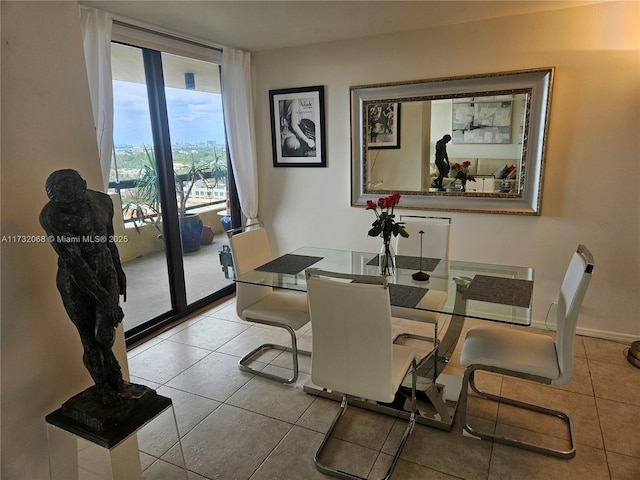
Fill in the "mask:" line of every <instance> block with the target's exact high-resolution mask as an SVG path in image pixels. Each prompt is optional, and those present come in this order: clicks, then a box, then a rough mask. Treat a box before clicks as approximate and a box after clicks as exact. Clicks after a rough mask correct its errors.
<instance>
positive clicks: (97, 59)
mask: <svg viewBox="0 0 640 480" xmlns="http://www.w3.org/2000/svg"><path fill="white" fill-rule="evenodd" d="M111 24H112V21H111V15H109V14H108V13H107V12H103V11H100V10H95V9H85V8H83V9H81V10H80V27H81V30H82V40H83V44H84V57H85V62H86V64H87V76H88V78H89V90H90V93H91V105H92V107H93V122H94V125H95V128H96V138H97V141H98V152H99V154H100V169H101V171H102V182H103V186H104V191H105V192H106V191H107V189H108V188H109V170H110V169H111V155H112V152H113V87H112V84H111Z"/></svg>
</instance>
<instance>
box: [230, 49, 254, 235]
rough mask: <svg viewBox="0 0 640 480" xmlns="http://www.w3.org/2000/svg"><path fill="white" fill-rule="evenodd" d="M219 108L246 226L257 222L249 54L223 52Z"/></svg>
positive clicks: (233, 51)
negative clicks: (223, 120)
mask: <svg viewBox="0 0 640 480" xmlns="http://www.w3.org/2000/svg"><path fill="white" fill-rule="evenodd" d="M222 105H223V108H224V119H225V125H226V133H227V142H228V144H229V145H228V147H229V155H230V157H231V165H232V166H233V173H234V176H235V180H236V187H237V189H238V196H239V197H240V207H241V208H242V213H243V214H244V216H245V217H246V218H247V224H251V223H255V222H257V221H258V165H257V159H256V157H255V125H254V118H253V95H252V89H251V55H250V54H249V53H248V52H243V51H241V50H235V49H232V48H228V47H224V48H223V49H222Z"/></svg>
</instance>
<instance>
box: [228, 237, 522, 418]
mask: <svg viewBox="0 0 640 480" xmlns="http://www.w3.org/2000/svg"><path fill="white" fill-rule="evenodd" d="M395 266H396V268H395V271H394V272H393V274H392V275H389V276H387V281H388V283H389V295H390V300H391V311H392V315H393V316H395V317H401V318H407V319H411V320H416V321H420V318H421V316H420V315H419V312H420V311H431V312H436V313H440V314H443V315H440V317H441V318H445V319H446V323H447V327H446V330H445V331H444V334H443V335H442V336H441V338H440V339H439V342H438V343H436V347H437V348H436V349H435V350H434V352H432V354H431V355H428V356H427V357H425V358H423V359H421V361H420V363H419V367H418V375H419V382H418V387H419V388H418V389H419V390H420V391H421V392H423V394H422V395H420V396H419V397H418V400H419V402H418V407H419V408H418V410H419V413H420V415H419V416H418V417H417V421H418V422H419V423H424V424H429V425H432V426H435V427H438V428H441V429H445V430H450V429H451V427H452V425H453V417H454V415H455V411H456V408H457V400H458V396H459V393H460V388H461V384H462V382H461V380H462V379H461V377H459V376H456V375H450V374H447V373H445V372H443V370H444V368H445V367H446V364H447V363H448V360H449V358H450V357H451V354H452V353H453V351H454V349H455V347H456V344H457V343H458V340H459V337H460V334H461V332H462V327H463V325H464V321H465V319H466V318H475V319H480V320H487V321H493V322H501V323H505V324H511V325H521V326H529V325H530V324H531V305H532V294H533V278H534V270H533V268H530V267H520V266H509V265H497V264H491V263H475V262H466V261H457V260H444V259H434V258H426V257H425V258H418V257H411V256H402V255H398V256H396V258H395ZM307 268H317V269H320V270H325V271H330V272H338V273H346V274H360V275H377V274H378V255H377V254H376V253H367V252H358V251H351V250H337V249H328V248H319V247H302V248H299V249H297V250H295V251H293V252H291V253H288V254H285V255H282V256H280V257H278V258H276V259H274V260H272V261H271V262H268V263H266V264H264V265H262V266H260V267H258V268H256V269H254V270H251V271H249V272H246V273H244V274H242V275H239V276H236V277H235V281H236V282H240V283H249V284H254V285H264V286H269V287H273V288H283V289H289V290H297V291H301V292H305V291H306V289H307V285H306V278H305V270H306V269H307ZM419 272H422V275H415V274H416V273H419ZM424 274H427V276H428V280H416V279H415V278H420V277H424ZM416 313H418V314H416ZM443 323H444V321H443ZM304 390H305V391H306V392H307V393H311V394H315V395H320V396H324V397H328V398H335V399H339V398H340V397H339V396H338V395H335V394H333V393H332V392H326V391H323V390H322V389H320V388H319V387H316V386H314V385H313V384H312V383H311V382H307V384H306V385H305V386H304ZM361 403H362V404H361V406H362V407H364V408H369V409H372V410H377V411H381V412H383V413H389V414H392V415H404V411H403V408H402V402H400V403H399V404H398V405H388V404H385V405H380V404H372V403H371V402H367V401H364V400H363V401H362V402H361Z"/></svg>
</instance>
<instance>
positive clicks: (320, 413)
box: [296, 397, 340, 433]
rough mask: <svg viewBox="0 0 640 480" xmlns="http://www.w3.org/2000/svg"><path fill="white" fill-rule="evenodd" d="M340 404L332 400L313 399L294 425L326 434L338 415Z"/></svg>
mask: <svg viewBox="0 0 640 480" xmlns="http://www.w3.org/2000/svg"><path fill="white" fill-rule="evenodd" d="M339 407H340V404H339V403H338V402H336V401H334V400H328V399H326V398H322V397H313V403H312V404H311V405H310V406H309V408H307V410H306V411H305V412H304V413H303V414H302V416H301V417H300V418H299V419H298V421H297V422H296V425H298V426H300V427H304V428H307V429H310V430H315V431H316V432H320V433H326V432H327V431H328V430H329V427H330V426H331V422H332V421H333V419H334V418H335V416H336V414H337V413H338V409H339Z"/></svg>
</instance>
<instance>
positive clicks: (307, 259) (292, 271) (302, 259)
mask: <svg viewBox="0 0 640 480" xmlns="http://www.w3.org/2000/svg"><path fill="white" fill-rule="evenodd" d="M322 258H323V257H312V256H310V255H294V254H292V253H288V254H286V255H283V256H281V257H278V258H276V259H275V260H271V261H270V262H267V263H265V264H264V265H261V266H259V267H258V268H256V270H258V271H261V272H271V273H284V274H287V275H296V274H298V273H300V272H302V271H303V270H304V269H305V268H307V267H310V266H311V265H313V264H314V263H316V262H319V261H320V260H322Z"/></svg>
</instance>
